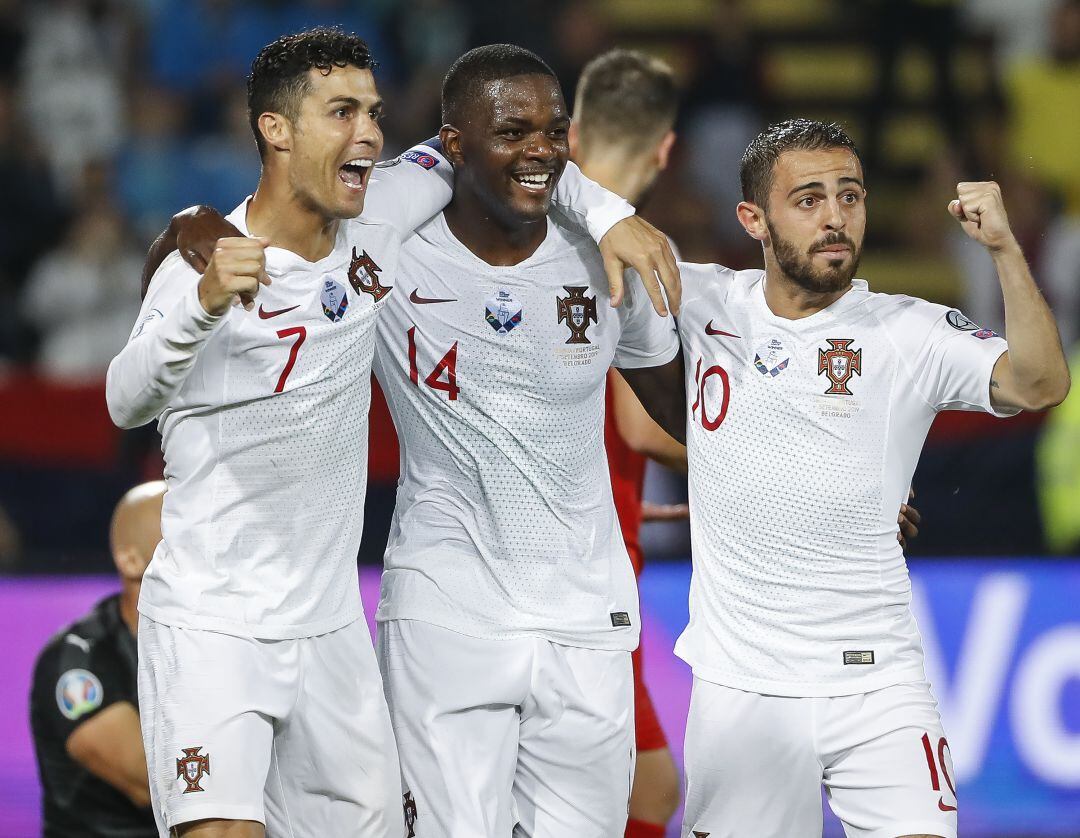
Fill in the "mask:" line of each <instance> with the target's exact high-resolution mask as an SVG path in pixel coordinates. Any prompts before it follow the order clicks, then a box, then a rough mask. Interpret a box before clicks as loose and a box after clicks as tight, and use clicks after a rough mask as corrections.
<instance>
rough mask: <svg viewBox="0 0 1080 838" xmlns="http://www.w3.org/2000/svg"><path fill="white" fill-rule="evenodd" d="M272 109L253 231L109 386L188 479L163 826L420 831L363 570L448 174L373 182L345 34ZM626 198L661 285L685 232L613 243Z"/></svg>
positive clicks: (291, 67) (171, 556) (366, 89)
mask: <svg viewBox="0 0 1080 838" xmlns="http://www.w3.org/2000/svg"><path fill="white" fill-rule="evenodd" d="M249 106H250V109H251V119H252V127H253V130H254V133H255V136H256V141H257V143H258V145H259V149H260V152H261V153H262V157H263V173H262V178H261V180H260V183H259V188H258V191H257V192H256V194H255V196H254V197H253V198H252V199H250V200H249V201H245V202H244V203H243V204H242V205H241V206H240V207H239V208H237V210H235V211H234V212H233V213H232V214H231V215H230V216H229V221H230V222H231V223H232V225H233V226H234V227H235V228H236V230H237V231H238V232H239V233H240V234H241V235H240V236H237V237H232V238H225V239H222V240H220V241H218V242H217V245H216V247H215V248H214V249H213V253H212V256H208V258H207V259H206V260H205V262H204V264H203V265H201V266H200V267H204V268H205V270H204V272H203V273H202V275H201V276H200V275H199V273H198V272H196V271H195V270H193V269H191V268H189V267H188V266H186V265H185V264H184V263H183V261H182V259H181V255H180V253H172V254H170V255H169V256H168V257H167V258H166V259H165V262H164V263H163V264H162V267H161V268H160V269H159V270H156V271H154V272H153V273H154V278H153V280H152V282H151V283H150V286H149V289H148V292H147V295H146V299H145V300H144V304H143V316H142V317H141V319H140V322H139V323H138V324H137V326H136V328H135V330H134V331H133V335H132V338H131V341H130V342H129V344H128V347H127V348H126V349H125V350H124V351H123V352H122V353H121V354H120V355H119V356H118V357H117V358H116V359H115V360H114V362H113V364H112V366H111V367H110V371H109V379H108V385H107V389H108V393H107V395H108V400H109V407H110V411H111V413H112V415H113V418H114V420H116V421H117V423H118V424H120V425H122V426H125V427H129V426H132V425H137V424H142V423H144V422H146V421H149V420H150V419H152V418H154V417H155V416H158V415H159V414H160V415H161V419H160V422H159V428H160V429H161V430H162V433H163V437H164V450H165V455H166V463H167V466H166V477H167V480H168V481H169V485H170V491H169V494H168V496H167V501H166V508H165V512H164V525H163V530H164V541H163V543H162V546H161V547H160V548H159V550H158V554H157V556H156V558H155V560H154V562H153V563H152V564H151V567H150V569H149V571H148V574H147V584H146V586H145V587H144V591H143V596H142V599H141V601H140V611H141V613H142V625H141V628H140V662H141V666H142V673H141V677H140V696H141V698H142V700H143V706H144V710H145V713H144V718H143V725H144V737H145V739H146V742H147V750H148V754H149V760H150V765H151V790H152V797H153V800H154V806H155V814H156V815H157V816H158V822H159V828H160V829H161V830H162V833H163V834H164V832H165V831H166V830H167V829H169V828H174V827H177V826H178V825H179V826H180V831H181V832H182V833H184V834H198V835H204V834H206V835H211V834H213V835H218V834H229V835H234V834H242V835H259V834H262V833H263V824H266V831H267V832H270V833H271V834H274V833H277V832H282V833H283V834H311V835H335V836H337V835H343V836H344V835H363V836H369V835H370V836H378V835H397V834H400V832H401V831H402V816H401V807H400V804H401V798H400V778H399V775H398V768H397V756H396V749H395V747H394V743H393V739H392V735H391V732H390V725H389V718H388V716H387V712H386V703H385V699H384V698H383V695H382V690H381V684H380V679H379V675H378V671H377V667H376V665H375V662H374V655H373V651H372V648H371V645H370V643H369V641H368V638H367V632H366V627H365V626H364V623H363V621H362V620H361V619H359V618H360V616H361V613H360V602H359V596H358V591H357V579H356V565H355V556H356V550H357V546H358V543H359V538H360V532H361V529H362V512H361V510H362V509H363V492H364V486H365V482H366V461H367V452H366V443H367V410H368V405H369V400H370V389H369V376H370V370H371V356H372V353H373V350H374V339H375V329H374V326H375V321H376V319H377V315H378V312H379V311H380V309H382V308H383V307H384V306H385V304H386V302H387V299H388V298H389V299H393V296H390V295H391V292H392V290H393V288H394V285H395V282H394V276H395V275H396V270H395V269H396V263H397V257H398V251H399V248H400V243H401V238H402V235H403V234H404V232H406V231H407V230H408V229H411V227H412V226H415V224H416V223H417V221H418V220H419V219H422V218H426V217H429V216H430V215H431V214H432V213H433V212H434V211H435V210H436V209H437V208H439V207H441V206H442V204H443V203H445V200H446V197H447V195H448V191H449V187H445V188H441V187H440V186H439V184H440V183H442V181H441V179H440V178H439V175H440V173H441V174H442V175H448V174H449V165H448V164H447V163H446V161H445V160H444V159H442V158H441V156H440V155H439V154H438V152H437V151H436V149H434V148H421V149H414V150H413V151H411V152H409V153H407V154H406V155H403V156H402V157H401V158H399V160H398V161H396V162H397V163H399V164H404V163H407V164H408V165H401V166H396V167H391V168H389V169H385V170H383V172H382V178H383V179H382V180H380V181H376V180H371V179H370V177H371V175H370V173H371V171H372V164H373V162H374V160H375V159H376V157H377V156H378V153H379V151H380V150H381V146H382V135H381V133H380V132H379V130H378V125H377V120H378V116H379V114H380V112H381V100H380V99H379V97H378V93H377V91H376V89H375V85H374V79H373V77H372V74H371V59H370V55H369V54H368V52H367V48H366V46H365V45H364V44H363V42H362V41H360V40H359V39H358V38H356V37H355V36H347V35H344V34H343V33H341V32H338V31H335V30H313V31H311V32H307V33H302V34H300V35H296V36H287V37H285V38H282V39H279V40H278V41H276V42H275V43H274V44H271V45H270V46H268V47H266V48H265V49H264V50H263V51H262V52H261V53H260V55H259V57H258V58H256V60H255V63H254V65H253V68H252V75H251V78H250V79H249ZM432 173H434V174H432ZM390 182H394V183H395V184H396V185H395V187H394V189H393V190H392V191H391V192H389V193H387V194H388V196H389V198H387V199H384V200H383V201H381V202H380V204H379V206H378V208H377V209H376V210H374V211H372V212H370V213H365V215H364V216H363V217H360V218H356V220H355V221H351V220H350V219H354V218H355V217H356V216H357V215H358V214H359V213H360V212H361V211H362V210H364V207H365V194H366V193H367V192H368V190H369V188H370V189H371V191H372V195H371V197H375V196H376V195H377V194H378V192H379V191H380V189H379V186H380V183H382V184H383V188H382V190H381V191H383V192H385V191H386V185H387V184H388V183H390ZM579 186H581V190H582V194H585V193H587V192H588V191H589V190H588V187H590V186H591V187H592V189H593V190H596V187H595V186H594V185H591V184H588V182H587V181H582V182H579ZM601 192H602V190H601ZM603 194H604V196H607V193H603ZM604 202H605V204H604V205H603V206H601V207H600V218H601V220H600V221H597V220H596V217H595V216H593V215H591V214H589V213H585V223H586V224H587V225H588V226H589V228H590V229H592V230H594V231H596V232H595V235H596V236H597V238H603V240H604V242H603V244H602V248H607V252H608V253H609V254H611V255H612V258H614V259H616V262H615V263H613V264H612V266H611V267H610V268H609V270H610V271H611V273H612V274H618V277H619V279H621V270H620V268H619V262H618V260H617V257H618V254H619V251H620V250H621V249H622V248H621V246H620V244H619V242H624V243H626V242H629V246H630V250H632V251H633V254H632V255H633V258H635V259H638V258H639V257H642V256H644V257H645V259H646V261H645V262H643V263H642V268H641V270H643V271H644V272H646V273H647V274H648V275H649V276H650V278H653V282H654V283H655V277H654V276H653V271H652V270H651V267H652V266H654V265H655V264H656V261H657V259H659V258H661V257H663V258H665V260H666V258H667V257H669V254H666V253H660V252H659V251H656V250H655V249H650V245H651V243H652V241H653V239H655V240H656V241H657V242H658V243H660V244H663V240H662V237H660V236H659V234H658V233H656V232H655V231H653V230H652V228H650V227H648V225H646V224H644V222H638V221H637V220H636V219H627V220H625V221H623V222H621V223H619V224H616V225H615V228H614V229H613V230H612V232H611V233H609V234H607V235H604V233H605V232H606V230H607V226H610V223H611V222H613V221H614V220H617V217H619V216H618V214H617V212H616V216H615V217H613V216H612V210H611V202H610V201H608V200H607V198H606V197H605V199H604ZM623 203H624V202H621V201H617V202H615V204H616V205H621V204H623ZM587 205H588V201H586V202H585V206H586V207H587ZM605 206H606V209H605ZM616 210H618V206H616ZM628 211H630V210H628ZM604 219H607V226H605V223H604ZM189 220H190V219H189ZM620 229H621V232H620V233H616V232H615V230H620ZM174 232H175V231H174ZM255 235H258V236H260V238H254V237H253V236H255ZM215 238H216V237H215ZM163 243H164V244H163ZM171 244H172V242H170V241H169V237H168V236H166V237H164V238H163V239H162V240H161V241H160V242H159V243H158V246H157V247H155V249H154V251H153V252H152V254H151V257H150V258H151V261H153V260H154V258H155V256H160V254H161V252H162V251H163V250H166V251H167V250H168V249H169V248H170V245H171ZM665 246H666V245H665ZM264 248H265V249H266V254H265V260H266V261H265V271H264V268H263V264H264V261H263V260H264V254H263V251H264ZM183 256H184V258H190V257H191V253H189V252H188V248H184V249H183ZM661 268H662V270H661V273H662V274H664V273H666V272H667V269H668V266H667V264H666V261H665V264H664V265H662V266H661ZM271 280H272V284H270V282H271ZM260 286H264V287H263V290H262V292H261V293H259V295H258V302H259V306H258V310H257V311H255V294H256V293H257V292H259V289H260ZM655 293H659V292H658V291H656V292H655ZM398 296H400V295H398ZM237 300H242V301H243V302H244V306H243V307H242V308H240V307H237V306H235V305H233V303H234V302H235V301H237ZM268 320H269V321H273V322H271V323H266V322H265V321H268ZM196 821H198V823H195V822H196Z"/></svg>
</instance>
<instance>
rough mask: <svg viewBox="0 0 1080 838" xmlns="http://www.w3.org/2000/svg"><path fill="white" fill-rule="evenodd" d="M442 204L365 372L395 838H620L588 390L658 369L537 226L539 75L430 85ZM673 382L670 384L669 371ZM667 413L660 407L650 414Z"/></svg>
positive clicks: (562, 248)
mask: <svg viewBox="0 0 1080 838" xmlns="http://www.w3.org/2000/svg"><path fill="white" fill-rule="evenodd" d="M443 118H444V122H445V123H446V124H445V125H444V127H443V129H442V134H441V139H442V144H443V148H444V151H445V154H446V156H447V157H448V158H449V159H450V160H452V162H453V163H454V165H455V169H456V182H455V189H454V198H453V200H452V201H451V203H450V204H449V205H448V207H447V208H446V210H445V212H444V213H443V214H442V215H440V216H437V217H436V218H435V219H433V220H432V221H431V222H429V223H428V224H426V225H424V226H422V227H421V228H420V229H419V230H418V231H417V233H416V235H415V236H414V237H413V238H411V239H409V240H408V241H407V242H406V244H405V247H404V248H403V250H402V261H401V264H400V271H401V274H400V275H401V278H402V282H403V283H406V287H407V288H408V289H409V290H410V293H409V295H408V296H407V297H406V295H404V294H402V295H400V296H399V297H398V298H397V299H396V300H395V301H394V302H393V303H392V304H391V305H390V306H388V307H387V309H386V311H385V313H384V316H383V318H382V320H381V321H380V324H379V344H378V348H377V350H376V357H375V371H376V374H377V376H378V377H379V381H380V384H381V385H382V387H383V390H384V392H385V393H386V395H387V402H388V404H389V405H390V409H391V413H392V415H393V418H394V422H395V426H396V428H397V431H398V436H399V439H400V441H401V451H402V469H401V479H400V483H399V487H398V494H397V505H396V508H395V511H394V519H393V524H392V527H391V533H390V540H389V544H388V546H387V551H386V557H385V572H384V574H383V587H382V600H381V602H380V605H379V610H378V612H377V615H376V617H377V619H378V620H379V622H380V630H379V655H380V660H381V662H382V665H383V673H384V678H385V681H386V687H387V693H388V696H389V701H390V707H391V715H392V717H393V720H394V728H395V731H396V733H397V737H398V746H399V749H400V752H401V755H402V771H403V775H404V779H405V784H406V788H407V790H408V791H407V793H408V796H409V800H410V801H411V803H412V804H413V808H412V810H411V811H412V812H413V813H414V814H415V821H414V822H413V823H411V826H413V828H414V829H415V833H416V835H417V836H440V837H441V836H462V837H464V836H477V835H492V836H495V835H510V834H511V833H513V834H522V835H530V836H565V835H574V836H597V837H598V838H599V836H605V838H608V837H609V836H612V835H618V834H620V833H621V832H622V830H623V828H624V825H625V821H626V811H627V800H628V792H629V785H630V780H631V771H632V765H633V760H632V755H633V750H634V746H633V728H632V700H633V683H632V670H631V661H630V655H629V652H630V650H632V649H633V648H635V647H636V645H637V632H638V613H637V596H636V590H635V586H634V579H633V571H632V569H631V566H630V563H629V561H628V559H627V555H626V549H625V547H624V545H623V542H622V539H621V536H620V533H619V529H618V522H617V519H616V516H615V511H614V508H613V505H612V499H611V489H610V483H609V479H608V475H607V470H606V468H605V464H604V458H603V448H602V446H603V441H602V440H603V412H604V391H605V377H606V373H607V370H608V368H609V366H610V365H611V364H612V362H613V361H614V363H615V364H616V365H617V366H621V367H623V368H624V372H625V374H626V376H627V378H628V380H629V381H630V382H631V383H632V384H633V385H634V386H636V387H639V388H640V387H644V386H646V384H647V381H645V380H643V379H647V378H648V377H649V376H650V374H651V373H650V372H647V371H645V369H644V368H646V367H650V368H656V367H660V368H669V369H670V368H671V364H672V359H673V358H674V356H675V355H676V354H677V345H676V341H674V340H673V338H674V333H673V330H672V324H671V321H670V320H668V319H664V318H659V317H657V316H656V315H655V314H654V313H653V312H652V311H651V310H650V308H649V305H648V300H647V298H646V297H645V295H643V294H641V293H640V292H639V289H637V288H636V287H635V288H632V289H631V290H632V291H638V293H636V294H634V293H632V294H630V299H629V300H627V301H626V302H625V303H624V304H623V307H622V308H620V309H615V308H612V307H611V306H610V305H608V304H607V300H606V299H605V298H606V297H607V293H606V280H605V277H604V274H603V268H602V266H601V264H600V262H599V260H598V258H597V254H596V249H595V247H593V246H592V244H591V243H590V242H589V241H588V240H587V239H583V238H582V237H581V236H580V235H578V234H576V233H575V232H574V231H573V230H571V229H569V228H568V227H567V226H566V225H565V224H564V223H563V221H562V220H561V219H559V218H558V217H556V216H554V215H549V212H548V210H549V207H550V203H551V195H552V190H553V189H554V187H555V184H556V182H557V180H558V179H559V177H560V175H561V174H562V170H563V167H564V166H565V164H566V161H567V159H568V155H569V148H568V129H569V122H570V120H569V114H568V112H567V110H566V106H565V104H564V102H563V97H562V93H561V91H560V88H559V85H558V81H557V80H556V78H555V77H554V75H553V73H552V72H551V70H550V69H549V68H548V67H547V65H545V64H544V63H543V62H542V61H541V60H540V59H539V58H537V57H536V56H535V55H533V54H532V53H529V52H527V51H525V50H522V49H519V48H516V47H511V46H508V45H495V46H491V47H481V48H479V49H476V50H473V51H471V52H469V53H467V54H466V55H464V56H462V58H460V59H459V60H458V61H457V62H456V63H455V64H454V66H453V67H452V68H451V69H450V71H449V73H448V74H447V76H446V79H445V82H444V85H443ZM674 364H675V366H674V368H673V369H674V372H675V374H676V375H678V374H679V369H678V366H677V361H676V362H674ZM670 405H671V406H672V407H674V408H675V409H676V410H678V409H680V408H681V404H680V403H679V401H678V400H674V401H672V402H670Z"/></svg>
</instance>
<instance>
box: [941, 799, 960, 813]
mask: <svg viewBox="0 0 1080 838" xmlns="http://www.w3.org/2000/svg"><path fill="white" fill-rule="evenodd" d="M937 807H938V808H939V809H940V810H941V811H942V812H955V811H956V807H955V806H949V805H947V804H946V803H945V798H943V797H939V798H938V799H937Z"/></svg>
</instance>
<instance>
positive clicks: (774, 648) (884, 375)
mask: <svg viewBox="0 0 1080 838" xmlns="http://www.w3.org/2000/svg"><path fill="white" fill-rule="evenodd" d="M680 267H681V269H682V279H683V305H682V313H681V315H680V317H679V337H680V339H681V342H682V346H683V351H684V357H685V362H686V392H687V399H688V400H687V414H688V426H687V445H688V447H689V458H690V475H689V483H690V512H691V516H690V520H691V543H692V548H693V565H694V570H693V577H692V581H691V586H690V624H689V626H688V627H687V629H686V631H685V632H684V633H683V635H682V636H681V637H680V638H679V641H678V643H677V645H676V649H675V651H676V654H678V655H679V656H680V657H682V658H683V659H684V660H686V661H687V662H688V663H689V664H690V665H691V666H692V667H693V669H694V674H695V675H696V676H697V677H699V678H702V679H704V680H707V681H712V682H715V683H717V684H722V685H725V686H728V687H734V688H737V689H742V690H747V691H750V692H756V693H765V694H772V695H786V696H835V695H847V694H853V693H860V692H868V691H871V690H875V689H879V688H882V687H886V686H890V685H892V684H898V683H903V682H908V681H919V680H922V679H923V677H924V675H923V660H922V643H921V639H920V637H919V632H918V628H917V627H916V625H915V621H914V619H913V617H912V615H911V610H910V608H909V602H910V599H911V587H910V582H909V579H908V573H907V566H906V564H905V562H904V556H903V553H902V551H901V548H900V545H899V544H898V543H897V522H896V519H897V515H898V512H899V509H900V504H901V503H902V502H904V501H906V499H907V492H908V487H909V485H910V484H911V478H912V474H913V473H914V471H915V466H916V464H917V462H918V459H919V453H920V451H921V449H922V445H923V441H924V440H925V438H926V434H927V431H928V430H929V428H930V425H931V423H932V422H933V420H934V417H935V415H936V414H937V412H938V411H940V410H947V409H954V410H984V411H986V412H988V413H994V414H995V415H1005V414H1003V413H1001V412H999V411H996V410H994V408H993V407H992V406H991V404H990V375H991V371H992V370H993V367H994V364H995V363H996V361H997V360H998V358H999V357H1000V356H1001V354H1002V353H1003V352H1005V350H1006V349H1007V346H1006V343H1005V341H1004V340H1002V339H1001V338H999V337H998V336H997V335H996V334H994V333H993V332H991V331H989V330H985V329H979V328H978V327H977V326H976V325H975V324H973V323H971V321H969V320H967V318H965V317H963V315H961V314H960V313H959V312H958V311H951V310H950V309H948V308H945V307H944V306H940V305H935V304H933V303H928V302H926V301H924V300H919V299H914V298H912V297H905V296H893V295H886V294H875V293H871V292H870V291H868V290H867V286H866V283H865V282H862V281H861V280H856V281H855V283H854V288H852V290H850V291H849V292H848V293H846V294H844V295H843V296H842V297H841V298H840V299H839V300H837V301H836V302H834V303H833V304H832V305H831V306H829V307H828V308H826V309H824V310H823V311H820V312H817V313H816V314H813V315H811V316H809V317H805V318H802V319H799V320H786V319H783V318H780V317H777V316H776V315H774V314H773V313H772V312H771V311H770V309H769V308H768V306H767V305H766V303H765V296H764V292H763V289H764V284H765V282H764V272H762V271H756V270H755V271H739V272H733V271H730V270H728V269H726V268H722V267H719V266H717V265H682V266H680Z"/></svg>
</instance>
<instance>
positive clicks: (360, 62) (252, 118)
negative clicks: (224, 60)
mask: <svg viewBox="0 0 1080 838" xmlns="http://www.w3.org/2000/svg"><path fill="white" fill-rule="evenodd" d="M348 66H352V67H356V68H358V69H360V70H371V69H374V67H375V61H374V59H372V57H371V51H370V50H369V49H368V45H367V44H366V43H365V42H364V41H363V39H361V38H360V37H358V36H357V35H352V34H349V33H346V32H344V31H342V30H341V29H335V28H332V27H328V26H320V27H317V28H315V29H308V30H307V31H306V32H297V33H296V34H294V35H283V36H282V37H280V38H278V39H277V40H276V41H274V42H273V43H272V44H267V45H266V46H265V47H263V48H262V49H261V50H259V54H258V55H257V56H255V60H254V61H252V62H251V75H250V76H248V83H247V91H248V121H249V122H250V123H251V130H252V133H254V134H255V144H256V145H257V146H258V147H259V154H260V155H265V154H266V143H265V141H264V140H263V136H262V133H261V132H260V131H259V117H260V116H261V115H262V114H264V113H268V112H269V113H279V114H282V115H283V116H285V117H287V118H288V119H289V120H291V121H292V122H296V119H297V117H298V116H299V115H300V102H301V101H302V100H303V98H304V96H306V95H307V93H308V92H309V90H310V89H311V85H310V82H309V81H308V76H307V73H308V70H310V69H312V68H315V69H317V70H319V71H320V72H322V73H323V75H326V74H327V73H329V72H330V71H331V69H332V68H334V67H348Z"/></svg>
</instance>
